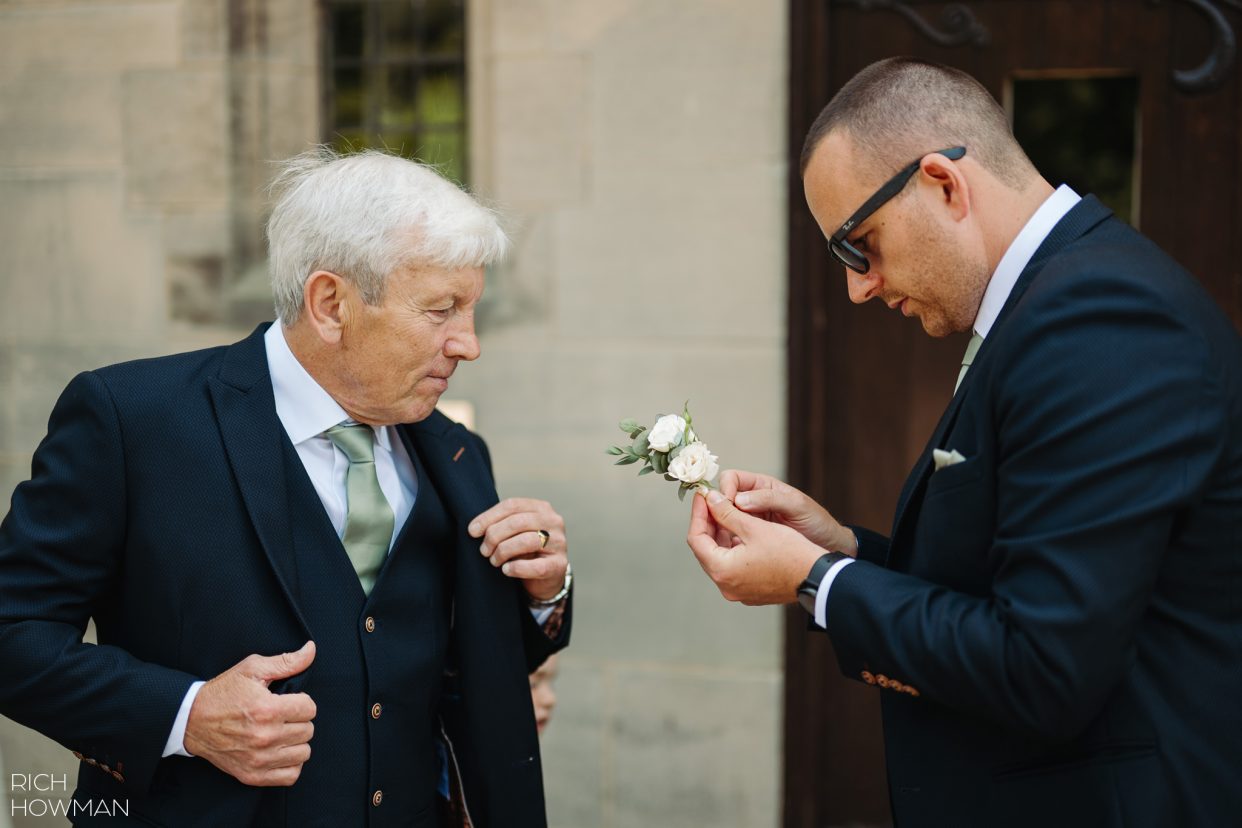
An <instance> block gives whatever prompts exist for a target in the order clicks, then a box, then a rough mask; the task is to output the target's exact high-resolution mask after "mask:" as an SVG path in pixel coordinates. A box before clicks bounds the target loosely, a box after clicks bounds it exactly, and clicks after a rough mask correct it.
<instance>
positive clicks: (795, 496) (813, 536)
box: [720, 469, 858, 557]
mask: <svg viewBox="0 0 1242 828" xmlns="http://www.w3.org/2000/svg"><path fill="white" fill-rule="evenodd" d="M720 493H721V494H723V495H724V496H725V497H726V498H728V499H729V500H731V501H733V503H734V505H736V506H737V508H739V509H741V510H742V511H743V512H746V513H748V514H751V515H755V516H756V517H760V518H763V519H764V520H767V521H771V522H773V523H780V524H784V525H785V526H788V527H790V528H792V529H795V530H797V532H798V534H800V535H802V536H803V537H804V538H806V539H807V540H809V541H810V542H811V543H813V544H815V545H816V546H820V547H823V548H824V549H827V550H829V551H832V552H838V551H840V552H844V553H845V554H847V555H849V556H850V557H857V555H858V542H857V540H856V539H855V538H854V533H853V532H851V531H850V530H849V529H846V528H845V527H844V526H842V525H841V524H840V523H838V522H837V521H836V519H835V518H833V516H832V515H830V514H828V512H827V510H825V509H824V507H823V506H820V505H819V504H818V503H816V502H815V501H814V500H812V499H811V498H810V497H808V496H807V495H805V494H803V493H802V492H801V491H800V490H798V489H795V488H794V487H793V486H790V485H789V484H788V483H783V482H781V481H780V480H777V479H776V478H775V477H769V476H768V475H766V474H755V473H754V472H747V471H739V470H736V469H729V470H728V471H726V472H725V473H724V474H722V475H721V476H720Z"/></svg>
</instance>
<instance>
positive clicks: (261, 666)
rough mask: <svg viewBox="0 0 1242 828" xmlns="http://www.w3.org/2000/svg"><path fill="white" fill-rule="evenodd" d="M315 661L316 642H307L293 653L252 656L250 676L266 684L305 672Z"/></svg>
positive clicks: (250, 659)
mask: <svg viewBox="0 0 1242 828" xmlns="http://www.w3.org/2000/svg"><path fill="white" fill-rule="evenodd" d="M314 660H315V642H314V641H307V642H306V643H305V644H303V645H302V647H301V648H300V649H298V650H295V651H294V652H292V653H281V654H280V655H274V656H251V657H250V658H249V659H247V661H249V662H250V665H249V667H250V675H251V676H253V677H254V678H257V679H259V680H260V681H264V682H271V681H274V680H276V679H282V678H289V677H290V676H296V675H297V674H298V673H301V672H303V671H304V670H305V669H306V668H307V667H310V666H311V662H313V661H314Z"/></svg>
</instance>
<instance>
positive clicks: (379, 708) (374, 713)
mask: <svg viewBox="0 0 1242 828" xmlns="http://www.w3.org/2000/svg"><path fill="white" fill-rule="evenodd" d="M383 712H384V706H383V705H381V704H380V703H379V702H376V703H375V704H373V705H371V718H372V719H378V718H379V717H380V714H381V713H383Z"/></svg>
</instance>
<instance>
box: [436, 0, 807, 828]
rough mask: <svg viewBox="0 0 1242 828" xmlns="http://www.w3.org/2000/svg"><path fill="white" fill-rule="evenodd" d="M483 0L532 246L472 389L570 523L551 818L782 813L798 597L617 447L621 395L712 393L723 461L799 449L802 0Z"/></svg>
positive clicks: (510, 157)
mask: <svg viewBox="0 0 1242 828" xmlns="http://www.w3.org/2000/svg"><path fill="white" fill-rule="evenodd" d="M471 8H472V9H473V10H474V11H475V15H474V19H473V21H472V24H473V26H472V43H473V49H472V58H471V60H472V62H471V67H470V68H471V71H472V77H473V78H474V80H473V81H472V84H471V89H472V91H474V92H476V94H475V98H474V104H473V106H472V108H471V116H472V119H473V125H474V127H475V128H474V130H473V141H474V144H473V146H474V153H475V157H476V159H477V161H476V163H475V164H474V170H475V184H476V186H477V187H479V188H480V189H482V190H483V191H484V192H485V193H486V194H487V195H488V196H489V197H491V198H494V199H495V200H496V201H497V202H499V204H501V205H503V207H504V208H505V209H506V210H507V211H508V214H509V216H510V219H511V223H512V226H513V228H514V232H515V236H516V238H517V250H516V253H515V255H514V256H513V257H512V259H511V261H510V262H509V264H508V265H507V266H506V267H504V268H502V269H500V270H498V271H497V272H496V273H494V274H491V278H490V282H489V286H488V294H487V295H486V296H485V298H484V303H485V307H484V309H483V311H484V313H483V316H482V322H483V330H484V336H483V340H482V342H483V357H482V358H481V359H480V360H479V361H478V362H477V363H474V364H471V365H463V366H461V367H460V368H459V369H458V372H457V374H456V375H455V377H454V383H455V385H454V388H453V389H452V391H451V393H453V394H454V395H456V396H464V397H467V398H468V399H470V400H471V401H473V402H474V403H475V406H476V416H477V418H478V427H479V431H480V432H481V433H482V434H483V435H484V436H485V437H486V438H487V439H488V441H489V443H490V445H491V447H492V451H493V455H494V458H495V463H496V469H497V474H498V477H499V480H500V487H501V494H502V496H506V495H529V496H536V497H543V498H547V499H548V500H551V501H552V502H553V503H554V504H555V505H557V506H558V508H559V509H560V511H561V512H562V513H563V514H564V515H565V517H566V520H567V522H568V526H569V532H570V538H571V555H572V559H573V561H574V568H575V572H576V573H577V577H578V581H577V584H578V585H577V597H576V601H577V603H576V613H577V615H576V618H575V628H574V641H573V645H572V646H571V648H570V650H569V651H568V652H567V653H566V655H565V656H564V658H563V659H562V664H561V678H560V680H559V683H558V696H559V699H560V703H559V708H558V711H557V713H556V714H555V715H554V717H553V721H552V724H551V726H550V727H549V730H548V732H547V734H546V736H545V768H546V777H547V788H548V796H549V807H550V817H551V822H552V824H553V825H554V826H563V828H570V826H609V828H614V826H615V828H622V826H634V828H639V827H640V826H642V827H643V828H645V827H646V826H653V825H659V826H662V828H668V826H686V828H690V826H695V827H696V828H698V827H699V826H706V825H710V826H717V827H718V828H719V827H722V826H737V828H756V827H757V826H764V825H775V824H777V822H778V819H779V813H780V803H779V797H780V774H779V769H780V727H781V687H782V675H781V669H782V657H781V652H782V651H781V646H782V637H781V631H780V614H779V612H778V611H776V610H773V609H749V608H745V607H740V606H734V605H731V604H727V603H726V602H724V601H723V600H722V599H721V598H720V596H719V594H718V593H717V591H716V589H715V587H714V586H712V584H711V583H710V582H709V581H708V580H707V579H706V578H705V577H704V576H703V573H702V571H701V570H700V569H699V566H698V564H697V563H696V561H695V560H694V557H693V556H692V555H691V554H690V551H689V549H688V548H687V547H686V544H685V541H684V537H685V533H686V524H687V512H688V504H687V505H683V504H680V503H678V501H677V497H676V492H675V487H673V486H672V485H671V484H668V483H665V482H663V481H661V480H659V479H658V478H654V477H650V478H643V479H642V480H637V479H635V469H634V467H620V468H614V467H613V466H611V465H610V458H608V457H606V456H605V455H604V453H603V450H604V448H605V447H606V446H607V445H609V444H610V443H611V442H613V441H615V440H617V439H618V438H621V437H622V435H621V432H620V431H618V430H617V429H616V426H615V423H616V422H617V421H618V420H620V419H621V418H622V417H625V416H633V417H636V418H638V419H640V420H649V419H650V418H652V417H653V416H654V415H655V414H656V413H666V412H670V411H675V410H676V411H680V408H681V405H682V403H683V402H684V401H685V400H686V399H687V398H689V400H690V403H691V410H692V412H693V413H694V415H695V417H696V422H697V423H698V425H699V426H700V431H701V433H702V435H703V436H704V439H706V440H707V441H708V444H709V445H710V446H711V447H712V449H713V451H715V452H716V453H717V454H718V455H719V456H720V457H721V459H722V462H723V463H726V464H730V465H736V466H740V467H743V468H754V469H766V470H770V471H773V472H777V473H779V472H780V471H781V470H782V466H783V456H784V455H783V451H784V448H783V440H784V417H785V403H784V400H785V386H784V382H785V380H784V355H785V321H784V301H785V292H784V291H785V278H784V271H785V255H784V243H785V210H784V180H785V179H784V176H785V170H786V166H785V164H786V159H785V152H784V119H785V106H786V74H787V72H786V69H785V64H786V48H787V47H786V32H785V25H786V24H785V16H786V15H785V4H784V3H778V2H774V1H773V2H754V0H678V1H677V2H673V3H670V2H667V1H666V0H613V1H612V2H592V1H590V0H490V2H479V0H475V2H473V3H472V6H471Z"/></svg>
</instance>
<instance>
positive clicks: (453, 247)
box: [267, 146, 509, 325]
mask: <svg viewBox="0 0 1242 828" xmlns="http://www.w3.org/2000/svg"><path fill="white" fill-rule="evenodd" d="M280 166H281V169H280V172H279V173H278V174H277V176H276V179H275V180H274V181H273V182H272V187H271V189H272V193H273V195H274V196H275V197H276V199H277V201H276V207H275V209H273V210H272V216H271V218H270V219H269V220H268V222H267V238H268V242H269V263H268V270H269V273H270V275H271V279H272V296H273V298H274V299H275V303H276V314H277V316H279V317H280V319H281V320H282V321H283V322H284V323H285V324H288V325H292V324H293V323H294V322H296V321H297V320H298V318H299V316H301V313H302V293H303V290H304V288H305V285H306V280H307V278H308V277H309V276H310V275H311V274H312V273H314V272H315V271H317V270H327V271H330V272H332V273H336V274H337V275H339V276H342V277H344V278H345V279H348V280H350V281H351V282H353V283H354V284H355V285H357V287H358V290H359V292H360V293H361V294H362V298H363V301H365V302H366V303H367V304H370V305H375V304H379V303H380V302H381V301H383V298H384V286H385V283H386V280H387V278H388V276H389V274H391V273H393V272H394V271H396V270H398V269H399V268H402V267H411V266H412V267H436V268H444V269H446V270H460V269H462V268H475V267H486V266H487V265H490V264H493V263H494V262H496V261H498V260H499V259H501V258H502V257H503V256H504V255H505V253H506V252H507V251H508V248H509V238H508V236H507V235H506V234H505V231H504V230H503V229H502V228H501V226H500V222H499V220H498V218H497V216H496V213H495V212H494V211H493V210H491V209H489V208H487V207H485V206H483V205H482V204H480V203H479V202H478V201H476V200H475V199H474V198H473V197H471V196H470V195H469V194H468V193H466V192H464V191H463V190H462V189H461V188H460V187H458V186H457V185H456V184H453V183H452V182H450V181H448V180H446V179H445V178H443V177H442V176H441V175H440V174H439V173H437V172H436V171H435V170H434V169H433V168H431V167H429V166H427V165H425V164H420V163H418V162H416V161H410V160H408V159H406V158H401V157H399V156H396V155H391V154H389V153H385V152H379V151H376V150H366V151H363V152H358V153H353V154H349V155H340V154H338V153H336V152H334V151H333V150H332V149H330V148H329V147H327V146H317V147H315V148H313V149H311V150H308V151H307V152H304V153H302V154H300V155H296V156H294V157H293V158H290V159H289V160H287V161H284V162H282V163H281V165H280Z"/></svg>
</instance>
